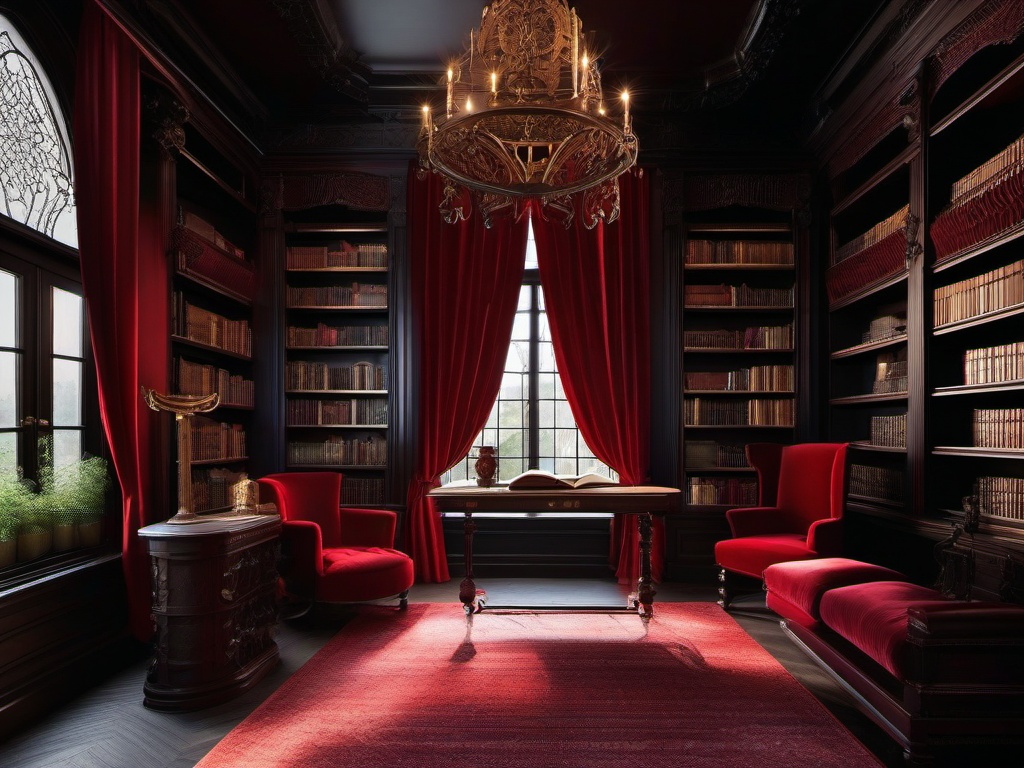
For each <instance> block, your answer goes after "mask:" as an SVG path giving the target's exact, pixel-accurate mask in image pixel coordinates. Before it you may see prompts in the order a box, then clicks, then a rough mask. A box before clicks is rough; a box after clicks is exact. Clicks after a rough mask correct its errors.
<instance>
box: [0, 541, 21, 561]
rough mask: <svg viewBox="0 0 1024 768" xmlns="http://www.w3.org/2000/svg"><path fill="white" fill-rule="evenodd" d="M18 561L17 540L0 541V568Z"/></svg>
mask: <svg viewBox="0 0 1024 768" xmlns="http://www.w3.org/2000/svg"><path fill="white" fill-rule="evenodd" d="M17 559H18V540H17V539H5V540H4V541H0V568H6V567H7V566H8V565H11V564H12V563H13V562H14V561H15V560H17Z"/></svg>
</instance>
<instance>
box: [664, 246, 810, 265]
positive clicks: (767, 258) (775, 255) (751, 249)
mask: <svg viewBox="0 0 1024 768" xmlns="http://www.w3.org/2000/svg"><path fill="white" fill-rule="evenodd" d="M683 258H684V263H685V264H691V265H692V264H747V265H758V264H763V265H776V266H792V265H793V244H792V243H786V242H773V241H769V240H764V241H762V240H688V241H687V243H686V254H685V255H684V257H683Z"/></svg>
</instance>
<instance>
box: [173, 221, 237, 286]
mask: <svg viewBox="0 0 1024 768" xmlns="http://www.w3.org/2000/svg"><path fill="white" fill-rule="evenodd" d="M221 242H222V243H224V245H226V246H228V247H230V248H231V249H232V250H230V251H227V250H225V248H224V246H221V247H214V246H215V244H214V243H211V242H209V241H207V240H204V239H203V238H201V237H199V236H197V235H196V233H195V232H193V231H191V230H189V229H186V228H185V227H176V228H175V229H173V230H172V231H171V237H170V243H171V250H172V251H173V252H175V253H176V258H177V269H178V273H179V274H182V275H186V276H188V277H193V278H195V279H197V280H199V281H201V282H205V283H209V284H211V285H213V286H214V287H216V288H219V289H220V290H222V291H225V292H227V293H231V294H235V295H237V296H241V297H242V298H244V299H250V300H251V299H252V297H253V295H254V294H255V292H256V273H255V272H254V271H253V268H252V266H251V265H250V264H249V263H248V262H246V261H245V253H244V252H242V251H241V250H240V249H236V248H235V247H234V246H232V245H231V244H230V243H227V242H226V241H224V240H223V239H222V240H221Z"/></svg>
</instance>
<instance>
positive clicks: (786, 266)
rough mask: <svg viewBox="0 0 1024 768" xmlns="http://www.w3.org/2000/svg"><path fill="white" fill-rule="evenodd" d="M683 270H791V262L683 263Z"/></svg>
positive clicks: (759, 271)
mask: <svg viewBox="0 0 1024 768" xmlns="http://www.w3.org/2000/svg"><path fill="white" fill-rule="evenodd" d="M683 271H685V272H758V273H761V272H792V271H793V265H792V264H684V265H683Z"/></svg>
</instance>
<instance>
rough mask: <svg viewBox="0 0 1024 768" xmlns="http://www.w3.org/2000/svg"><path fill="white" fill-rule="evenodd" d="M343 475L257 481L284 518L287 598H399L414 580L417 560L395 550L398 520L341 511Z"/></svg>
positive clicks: (287, 475) (374, 512)
mask: <svg viewBox="0 0 1024 768" xmlns="http://www.w3.org/2000/svg"><path fill="white" fill-rule="evenodd" d="M341 482H342V476H341V474H340V473H338V472H284V473H280V474H276V475H267V476H266V477H262V478H260V480H259V483H260V493H261V496H262V497H264V498H265V499H266V500H268V501H273V502H274V503H275V504H277V509H278V511H279V512H280V513H281V520H282V529H281V544H282V564H283V565H282V578H283V579H284V584H285V591H286V592H287V593H289V594H290V595H293V596H296V597H300V598H306V599H312V600H316V601H319V602H325V603H350V602H360V601H363V600H377V599H380V598H383V597H390V596H391V595H399V596H400V598H401V600H402V606H403V607H404V606H405V598H406V595H407V593H408V590H409V587H411V586H412V584H413V581H414V574H413V562H412V559H411V558H410V557H409V556H408V555H406V554H405V553H404V552H399V551H398V550H396V549H394V548H393V547H394V540H395V527H396V523H397V515H396V514H395V513H394V512H391V511H388V510H384V509H357V508H348V507H345V508H342V507H340V501H341Z"/></svg>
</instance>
